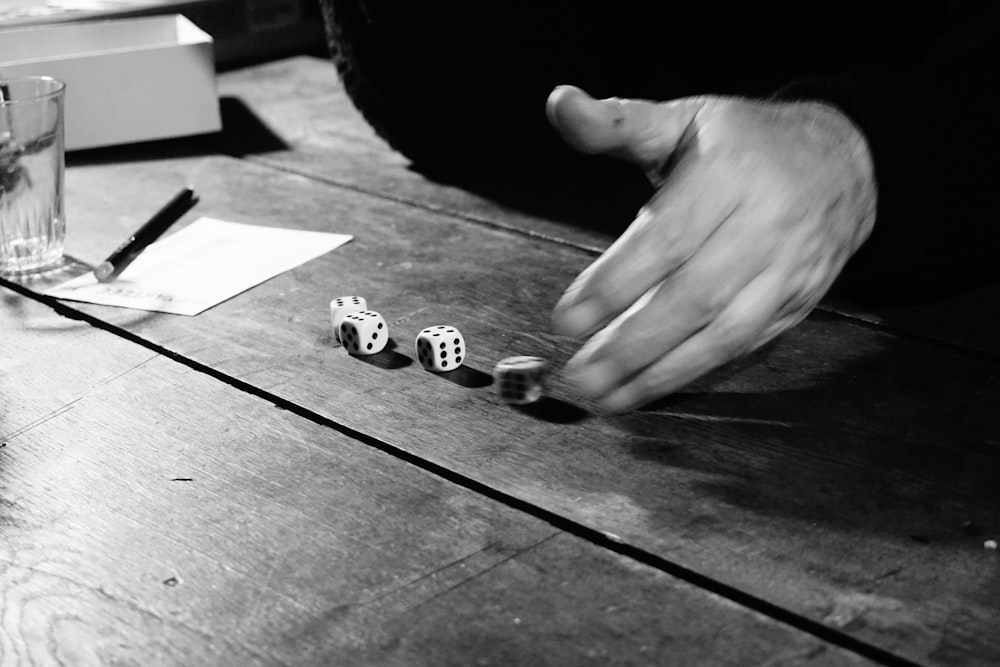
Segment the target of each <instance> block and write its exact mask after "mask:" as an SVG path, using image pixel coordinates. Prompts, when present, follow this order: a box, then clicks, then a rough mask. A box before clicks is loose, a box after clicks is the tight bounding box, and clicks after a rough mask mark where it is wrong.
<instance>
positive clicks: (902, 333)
mask: <svg viewBox="0 0 1000 667" xmlns="http://www.w3.org/2000/svg"><path fill="white" fill-rule="evenodd" d="M227 157H229V158H232V159H236V160H241V161H248V162H252V163H253V164H254V165H256V166H258V167H261V168H264V169H270V170H272V171H276V172H279V173H283V174H290V175H293V176H297V177H299V178H305V179H308V180H310V181H313V182H315V183H319V184H321V185H326V186H328V187H334V188H341V189H344V190H350V191H351V192H357V193H360V194H364V195H367V196H370V197H375V198H376V199H382V200H384V201H390V202H393V203H396V204H402V205H404V206H409V207H411V208H415V209H419V210H423V211H427V212H429V213H434V214H435V215H442V216H447V217H449V218H452V219H455V220H464V221H466V222H470V223H472V224H475V225H479V226H481V227H485V228H487V229H491V230H499V231H503V232H508V233H511V234H514V235H517V236H522V237H526V238H530V239H536V240H539V241H543V242H546V243H554V244H556V245H561V246H565V247H568V248H573V249H575V250H579V251H581V252H583V253H584V254H587V255H590V256H592V257H595V258H596V257H598V256H599V255H600V254H601V253H603V252H604V248H600V247H597V246H591V245H586V244H583V243H578V242H576V241H569V240H566V239H561V238H559V237H557V236H551V235H549V234H542V233H540V232H533V231H531V230H527V229H522V228H520V227H516V226H514V225H505V224H503V223H501V222H498V221H496V220H490V219H488V218H484V217H481V216H477V215H472V214H469V213H462V212H461V211H456V210H453V209H450V208H447V207H444V206H434V205H432V204H428V203H426V202H421V201H416V200H413V199H410V198H407V197H396V196H392V195H391V194H388V193H385V192H380V191H377V190H373V189H370V188H365V187H361V186H359V185H356V184H354V183H345V182H342V181H338V180H336V179H332V178H324V177H321V176H317V175H315V174H312V173H309V172H308V171H302V170H298V169H295V168H293V167H288V166H286V165H276V164H273V163H270V162H267V161H264V160H255V159H253V158H252V157H247V156H237V155H232V154H227ZM813 313H819V314H821V315H823V316H828V317H830V318H831V319H838V320H842V321H845V322H850V323H852V324H856V325H858V326H861V327H863V328H865V329H869V330H872V331H878V332H880V333H883V334H888V335H890V336H894V337H896V338H900V339H902V340H906V341H910V342H916V343H922V344H924V345H930V346H932V347H937V348H942V349H946V350H949V351H951V352H958V353H964V354H966V355H968V356H971V357H973V358H976V359H986V360H990V361H996V360H1000V354H997V353H993V352H988V351H986V350H980V349H977V348H974V347H967V346H964V345H961V344H959V343H953V342H951V341H948V340H944V339H942V338H937V337H935V336H932V335H928V334H921V333H917V332H915V331H907V330H905V329H901V328H898V327H893V326H891V325H886V324H884V323H881V322H877V321H874V320H872V319H870V318H868V317H864V316H863V315H856V314H850V313H845V312H843V311H840V310H837V309H835V308H830V307H827V306H823V304H822V303H820V305H818V306H816V307H815V308H814V309H813V310H812V311H811V312H810V314H809V317H812V316H813Z"/></svg>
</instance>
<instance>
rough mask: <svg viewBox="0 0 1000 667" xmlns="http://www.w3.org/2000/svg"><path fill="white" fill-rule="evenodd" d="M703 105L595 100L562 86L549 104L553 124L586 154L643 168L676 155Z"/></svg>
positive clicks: (692, 101) (687, 101) (694, 101)
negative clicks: (620, 159) (603, 155)
mask: <svg viewBox="0 0 1000 667" xmlns="http://www.w3.org/2000/svg"><path fill="white" fill-rule="evenodd" d="M703 105H704V101H702V100H700V99H697V98H686V99H682V100H675V101H672V102H655V103H654V102H647V101H644V100H621V99H617V98H611V99H606V100H595V99H594V98H592V97H590V96H589V95H587V93H585V92H583V91H582V90H580V89H579V88H576V87H575V86H558V87H556V88H555V89H554V90H553V91H552V93H551V94H550V95H549V98H548V101H547V102H546V105H545V111H546V115H547V116H548V118H549V122H550V123H551V124H552V126H553V127H554V128H555V129H556V131H557V132H558V133H559V135H560V136H561V137H562V138H563V140H564V141H565V142H566V143H568V144H569V145H570V146H572V147H573V148H575V149H576V150H578V151H580V152H582V153H591V154H597V153H599V154H609V155H615V156H617V157H620V158H622V159H625V160H628V161H630V162H634V163H636V164H638V165H640V166H642V167H644V168H647V169H649V168H653V167H656V166H658V165H660V164H662V162H663V161H664V160H665V159H666V158H667V157H668V156H669V155H670V154H671V153H673V152H674V149H675V148H676V147H677V144H678V142H679V141H680V140H681V137H682V136H683V135H684V132H685V130H686V129H687V128H688V126H690V125H691V122H692V121H693V120H694V117H695V115H696V114H697V113H698V110H699V109H700V108H701V107H702V106H703Z"/></svg>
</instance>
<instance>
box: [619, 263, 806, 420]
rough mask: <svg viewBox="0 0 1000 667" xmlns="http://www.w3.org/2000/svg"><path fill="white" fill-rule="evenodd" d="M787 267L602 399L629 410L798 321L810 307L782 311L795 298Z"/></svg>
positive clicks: (768, 274) (750, 287) (767, 275)
mask: <svg viewBox="0 0 1000 667" xmlns="http://www.w3.org/2000/svg"><path fill="white" fill-rule="evenodd" d="M787 283H788V281H787V276H786V273H785V271H784V270H783V269H782V268H779V267H771V268H769V269H768V270H767V271H765V272H763V273H761V274H760V275H758V276H757V277H756V278H754V279H753V280H752V281H750V282H749V283H748V284H747V285H746V287H744V288H743V290H742V291H740V293H739V294H738V295H737V297H736V298H735V299H734V300H733V301H732V303H730V304H729V306H728V307H727V308H726V309H725V310H723V311H722V312H721V313H720V314H719V316H718V317H717V318H716V319H715V320H713V321H712V322H711V323H710V324H709V325H708V326H706V327H705V328H704V329H702V330H701V331H699V332H697V333H696V334H694V335H693V336H691V337H690V338H688V339H687V340H685V341H684V342H683V343H681V344H680V345H679V346H677V347H676V348H675V349H674V350H673V351H672V352H670V354H668V355H667V356H665V357H663V358H662V359H661V360H659V361H658V362H656V363H655V364H653V365H651V366H649V367H647V368H646V369H645V370H643V371H642V372H641V373H639V374H638V375H636V376H635V377H634V378H632V379H631V381H629V382H628V383H627V384H625V385H624V386H622V387H619V388H617V389H615V390H614V391H612V392H611V393H609V394H608V395H606V396H604V397H603V398H601V399H600V403H601V405H602V407H603V408H604V409H606V410H608V411H609V412H625V411H627V410H632V409H635V408H638V407H640V406H642V405H645V404H646V403H649V402H650V401H653V400H655V399H657V398H660V397H662V396H666V395H667V394H669V393H671V392H674V391H676V390H677V389H680V388H681V387H683V386H684V385H686V384H688V383H690V382H692V381H694V380H695V379H697V378H698V377H700V376H702V375H704V374H705V373H707V372H709V371H710V370H712V369H714V368H717V367H718V366H721V365H722V364H724V363H726V362H728V361H731V360H733V359H735V358H736V357H738V356H741V355H743V354H746V353H748V352H750V351H752V350H754V349H756V348H758V347H760V346H761V345H763V344H764V343H766V342H767V341H769V340H771V339H772V338H773V337H774V336H777V335H778V334H780V333H781V332H783V331H785V330H786V329H788V328H789V327H791V326H793V325H794V324H796V323H797V322H798V321H800V320H801V319H802V318H804V317H805V316H806V315H807V314H808V312H809V311H808V309H805V310H801V311H797V312H793V313H785V314H782V311H783V309H784V305H785V304H786V303H787V302H788V300H789V287H788V284H787Z"/></svg>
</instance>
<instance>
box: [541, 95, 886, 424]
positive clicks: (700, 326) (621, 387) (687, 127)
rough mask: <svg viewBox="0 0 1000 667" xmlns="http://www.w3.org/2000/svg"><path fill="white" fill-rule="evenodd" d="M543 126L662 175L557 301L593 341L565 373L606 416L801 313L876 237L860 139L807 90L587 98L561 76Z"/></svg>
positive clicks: (688, 377)
mask: <svg viewBox="0 0 1000 667" xmlns="http://www.w3.org/2000/svg"><path fill="white" fill-rule="evenodd" d="M546 110H547V113H548V117H549V120H550V122H551V124H552V125H553V127H555V129H556V130H557V131H558V132H559V134H560V135H561V136H562V137H563V139H564V140H565V141H566V142H567V143H568V144H569V145H571V146H573V147H574V148H576V149H577V150H580V151H582V152H584V153H601V154H608V155H613V156H616V157H619V158H622V159H625V160H628V161H631V162H633V163H635V164H637V165H638V166H639V167H641V168H643V169H645V170H646V172H647V173H648V174H649V175H650V177H651V178H652V179H653V181H654V184H655V185H657V186H658V190H657V192H656V194H655V195H654V196H653V197H652V199H651V200H650V201H649V202H648V203H647V204H646V205H645V206H644V207H643V208H642V210H640V211H639V213H638V215H637V217H636V219H635V221H634V222H633V223H632V224H631V225H630V226H629V228H628V229H627V230H626V231H625V233H624V234H622V236H621V237H620V238H619V239H618V240H617V241H615V243H614V244H612V246H611V247H610V248H608V250H607V251H606V252H605V253H604V254H603V255H602V256H601V257H600V258H599V259H598V260H597V261H595V262H594V263H593V264H592V265H591V266H589V267H588V268H587V269H586V270H584V271H583V273H581V274H580V276H579V277H577V279H576V280H575V281H574V282H573V284H572V285H570V287H569V288H568V289H567V290H566V293H565V294H564V295H563V297H562V299H560V301H559V303H558V304H557V305H556V307H555V311H554V313H553V320H554V323H555V325H556V327H557V328H558V329H559V330H561V331H562V332H564V333H566V334H569V335H573V336H578V337H586V336H590V339H589V340H588V341H587V342H586V343H585V344H584V346H583V347H582V348H581V349H580V350H579V352H577V354H576V355H574V356H573V358H571V359H570V361H569V362H568V364H567V366H566V372H567V373H568V375H569V376H570V377H571V378H573V379H574V380H575V382H576V385H577V386H578V387H579V389H580V390H581V391H582V392H583V393H584V394H586V395H588V396H590V397H591V398H593V399H595V400H597V401H598V402H599V404H600V405H602V407H604V408H605V409H606V410H609V411H611V412H622V411H626V410H629V409H633V408H637V407H640V406H641V405H643V404H645V403H648V402H650V401H652V400H654V399H656V398H659V397H661V396H664V395H666V394H669V393H670V392H672V391H675V390H677V389H679V388H681V387H682V386H684V385H685V384H687V383H689V382H691V381H693V380H694V379H696V378H697V377H699V376H700V375H702V374H704V373H706V372H708V371H709V370H711V369H713V368H715V367H717V366H720V365H722V364H724V363H726V362H728V361H730V360H732V359H734V358H736V357H738V356H740V355H743V354H746V353H748V352H750V351H752V350H754V349H756V348H758V347H760V346H761V345H763V344H764V343H766V342H767V341H769V340H770V339H772V338H774V337H775V336H777V335H778V334H779V333H781V332H782V331H784V330H786V329H788V328H789V327H791V326H793V325H795V324H796V323H798V322H799V321H801V320H802V319H803V318H804V317H805V316H806V315H807V314H808V313H809V311H810V310H812V308H813V307H814V306H815V305H816V304H817V303H818V302H819V300H820V299H821V298H822V296H823V295H824V294H825V293H826V291H827V290H828V289H829V287H830V285H831V284H832V283H833V280H834V279H835V278H836V276H837V275H838V273H839V272H840V270H841V269H842V268H843V266H844V263H845V262H846V261H847V259H848V258H849V257H850V256H851V254H853V253H854V251H855V250H857V249H858V247H859V246H860V245H861V244H862V243H863V242H864V240H865V239H866V238H867V237H868V235H869V234H870V233H871V230H872V227H873V225H874V221H875V201H876V192H875V181H874V172H873V165H872V161H871V156H870V155H869V152H868V147H867V144H866V142H865V139H864V137H863V136H862V135H861V133H860V132H859V131H858V130H857V128H855V126H854V125H853V124H852V123H851V122H850V121H849V120H848V119H847V117H846V116H844V115H843V114H842V113H841V112H840V111H838V110H837V109H835V108H833V107H831V106H828V105H825V104H821V103H817V102H764V101H753V100H749V99H742V98H727V97H698V98H685V99H680V100H675V101H671V102H664V103H653V102H645V101H637V100H618V99H610V100H594V99H592V98H590V97H589V96H587V95H586V93H584V92H583V91H581V90H579V89H577V88H573V87H570V86H560V87H558V88H556V89H555V90H554V91H553V92H552V94H551V95H550V96H549V100H548V103H547V109H546Z"/></svg>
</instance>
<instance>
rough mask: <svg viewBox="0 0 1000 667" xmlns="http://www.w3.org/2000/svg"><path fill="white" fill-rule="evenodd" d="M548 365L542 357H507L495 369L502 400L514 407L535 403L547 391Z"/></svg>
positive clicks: (495, 379) (494, 373)
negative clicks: (546, 375)
mask: <svg viewBox="0 0 1000 667" xmlns="http://www.w3.org/2000/svg"><path fill="white" fill-rule="evenodd" d="M547 366H548V364H546V362H545V360H544V359H542V358H541V357H507V358H506V359H501V360H500V361H499V362H498V363H497V365H496V367H495V368H494V369H493V383H494V385H495V386H496V389H497V393H498V394H500V399H501V400H503V401H504V402H506V403H512V404H514V405H527V404H528V403H534V402H535V401H537V400H538V399H539V398H541V397H542V393H543V392H544V391H545V374H546V370H547Z"/></svg>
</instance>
